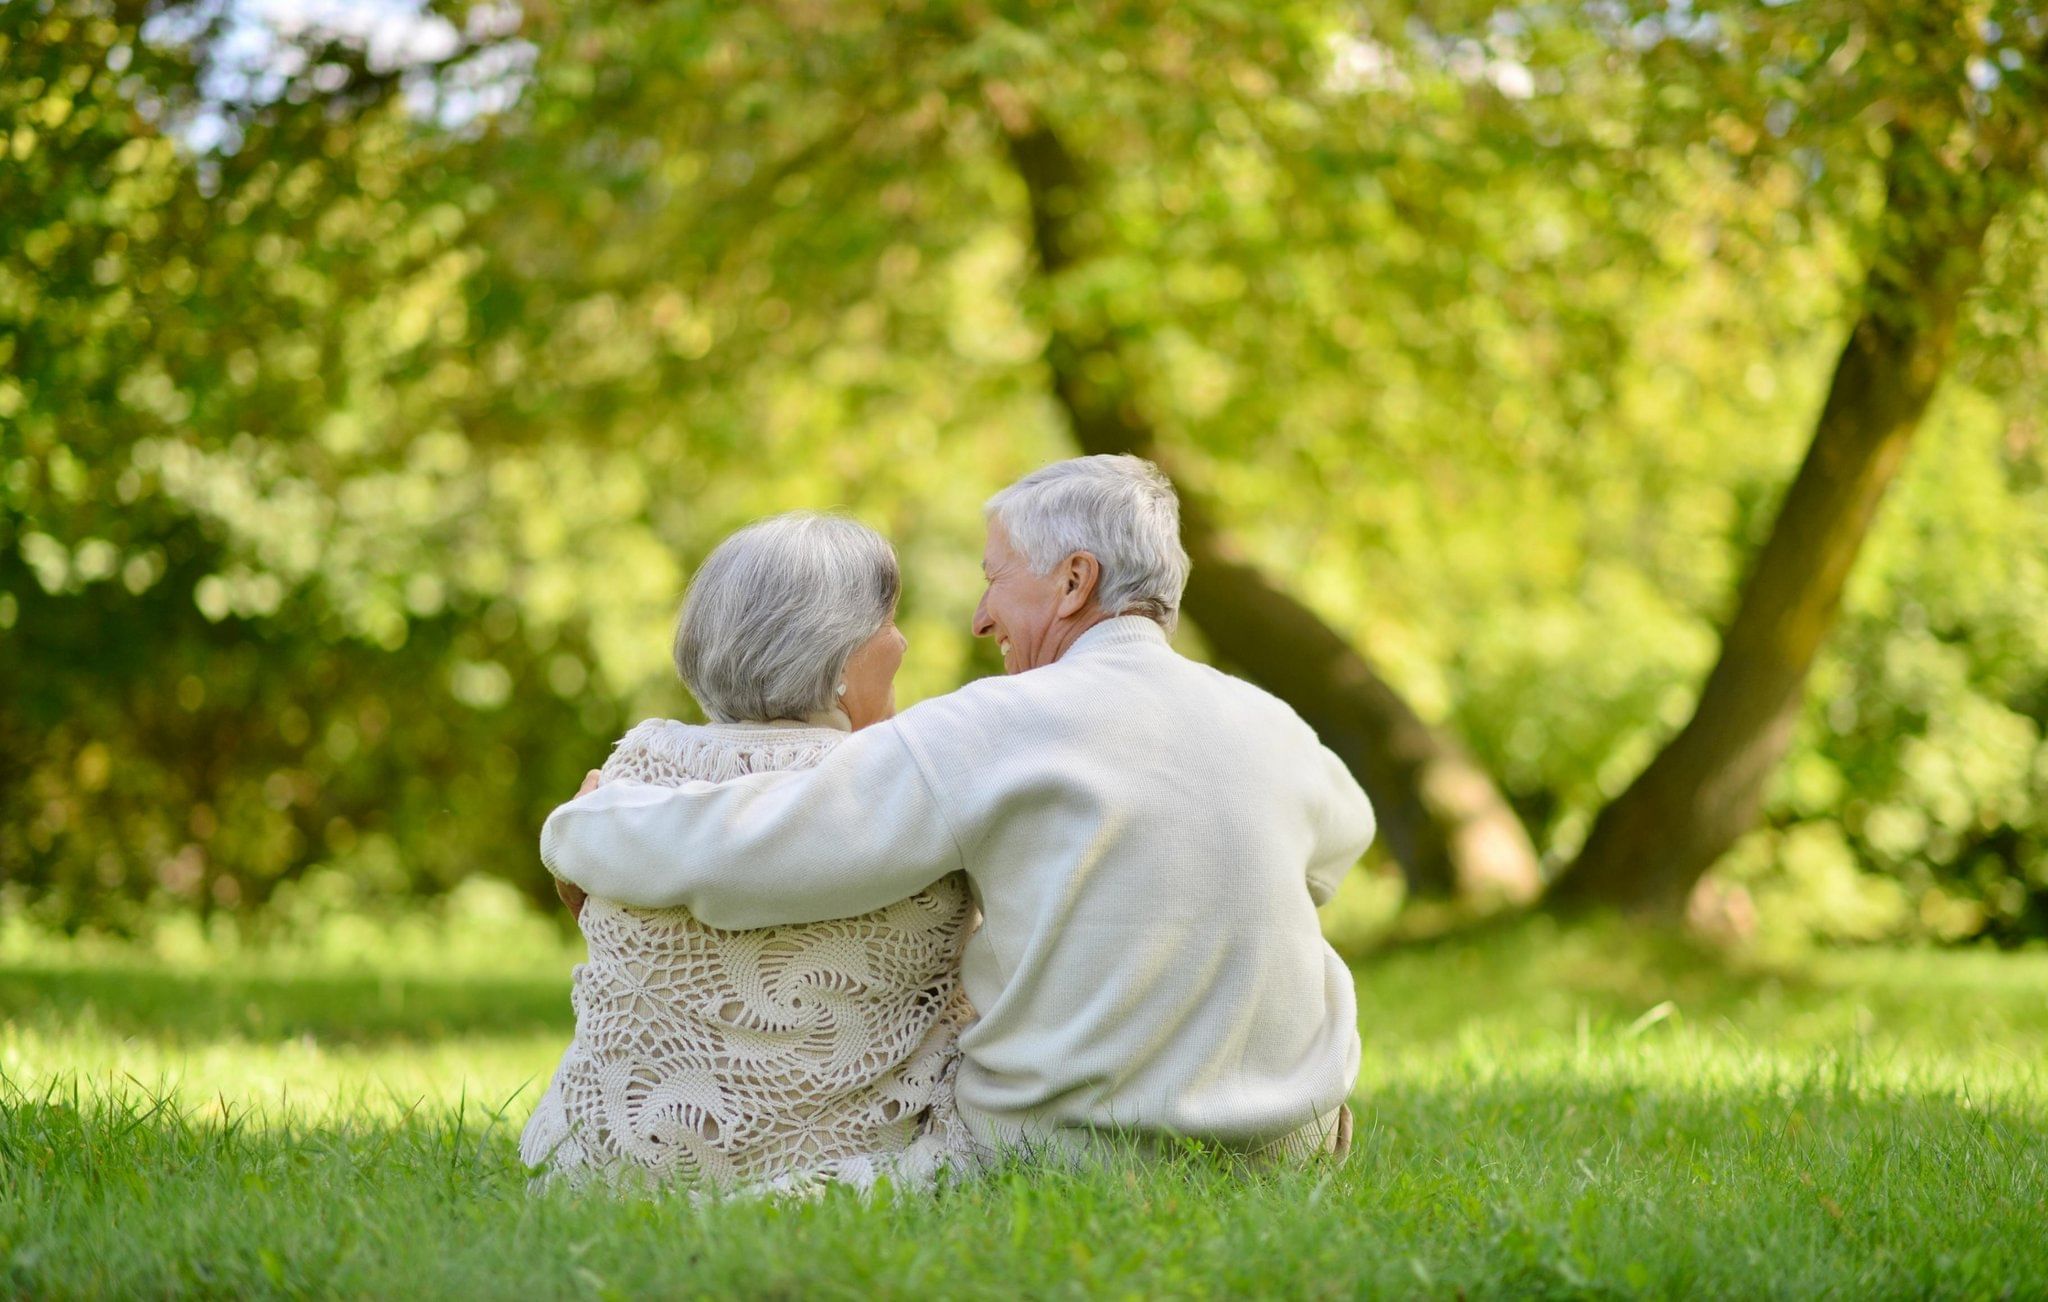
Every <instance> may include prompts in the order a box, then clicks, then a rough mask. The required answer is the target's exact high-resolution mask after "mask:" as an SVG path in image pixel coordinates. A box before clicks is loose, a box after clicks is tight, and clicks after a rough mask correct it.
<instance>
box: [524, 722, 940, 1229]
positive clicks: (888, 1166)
mask: <svg viewBox="0 0 2048 1302" xmlns="http://www.w3.org/2000/svg"><path fill="white" fill-rule="evenodd" d="M846 736H847V734H846V733H844V732H841V731H838V730H836V729H832V728H815V727H807V726H796V725H784V724H710V725H703V726H698V725H691V724H683V723H677V722H674V721H672V720H666V719H653V720H649V721H648V722H646V723H643V724H641V725H640V726H638V727H636V728H634V729H633V730H632V731H631V732H629V733H627V734H626V736H625V737H624V738H622V739H621V740H620V742H619V744H618V746H617V747H616V748H615V749H614V751H613V753H612V756H611V759H610V760H609V761H608V762H607V763H606V764H605V766H604V780H605V781H613V780H616V779H621V778H631V779H634V780H637V781H640V782H649V783H657V784H661V785H666V786H679V785H681V784H682V783H684V782H687V781H691V780H703V781H711V782H718V781H723V780H726V779H730V778H734V777H738V776H740V775H741V774H746V773H763V772H769V771H772V770H780V769H801V768H809V767H811V766H812V765H815V764H816V763H818V762H819V761H820V760H821V759H823V758H824V757H825V755H826V753H827V752H828V751H829V750H830V749H831V748H832V747H833V746H836V745H837V744H839V742H841V741H843V740H844V739H845V738H846ZM977 921H978V917H977V915H976V912H975V908H974V904H973V901H972V899H971V897H970V896H969V893H968V889H967V885H966V882H965V879H964V878H963V877H961V876H959V875H958V874H955V875H954V876H950V877H947V878H944V879H943V880H941V881H939V882H936V883H934V884H933V885H932V886H930V887H927V888H926V889H924V890H922V891H919V892H918V893H917V894H915V895H913V896H911V897H910V898H909V899H906V900H900V901H898V902H897V903H895V904H891V905H889V906H888V907H886V908H883V909H878V910H876V911H875V912H873V913H868V914H864V915H862V916H860V917H857V918H840V919H834V920H832V921H827V922H815V923H808V924H804V925H801V926H788V927H766V928H762V929H759V930H754V931H720V930H718V929H716V928H713V927H707V926H705V925H704V924H703V923H701V922H698V921H697V920H696V919H695V918H694V917H692V916H691V915H690V914H689V913H688V912H687V911H686V910H683V909H639V908H627V907H625V906H623V905H619V904H615V903H613V902H611V901H609V900H602V899H596V898H593V899H591V900H589V901H588V902H587V903H586V904H585V905H584V908H583V915H582V918H581V919H580V925H581V926H582V929H583V935H584V939H585V940H586V942H587V943H588V946H589V960H588V961H587V962H585V963H582V964H579V965H578V966H577V967H576V970H575V974H574V979H575V987H574V994H573V995H572V1003H573V1004H574V1007H575V1010H576V1036H575V1039H574V1041H573V1042H572V1043H571V1044H570V1045H569V1049H568V1052H567V1053H566V1054H564V1055H563V1058H562V1063H561V1066H560V1067H559V1068H558V1069H557V1070H556V1072H555V1076H554V1080H553V1083H552V1084H550V1085H549V1087H548V1090H547V1092H546V1094H544V1095H543V1096H542V1098H541V1101H540V1104H539V1107H538V1108H537V1109H536V1111H535V1112H534V1115H533V1118H532V1120H531V1121H529V1122H528V1123H527V1126H526V1131H525V1133H524V1134H523V1135H522V1136H521V1138H520V1145H519V1152H520V1157H521V1159H522V1160H524V1161H525V1162H526V1163H527V1164H528V1165H529V1166H532V1167H536V1168H540V1169H541V1170H542V1171H543V1176H542V1181H541V1182H542V1183H546V1182H547V1181H549V1180H553V1179H565V1180H567V1181H569V1182H571V1183H579V1184H580V1183H582V1182H583V1181H585V1180H587V1179H590V1178H592V1177H593V1176H594V1177H597V1178H601V1179H603V1180H606V1181H607V1182H610V1183H614V1184H629V1185H642V1186H645V1185H654V1184H670V1183H674V1184H680V1185H687V1186H691V1187H695V1188H702V1189H720V1190H737V1189H747V1188H769V1189H774V1188H792V1187H801V1186H806V1185H811V1184H815V1183H816V1182H820V1181H844V1182H847V1183H851V1184H855V1185H858V1186H861V1187H866V1186H868V1185H870V1184H871V1183H872V1182H873V1181H874V1179H875V1178H876V1176H878V1175H880V1174H882V1173H884V1172H887V1173H889V1174H891V1175H892V1176H894V1177H896V1178H897V1179H899V1180H908V1181H911V1182H917V1181H920V1180H922V1179H924V1178H928V1177H929V1176H930V1175H931V1174H932V1173H934V1172H935V1171H936V1170H937V1169H938V1167H939V1166H942V1165H944V1164H945V1162H946V1161H947V1159H948V1157H949V1156H950V1155H952V1154H954V1153H958V1152H965V1151H969V1149H970V1148H971V1141H970V1140H968V1138H967V1137H966V1135H965V1133H964V1131H963V1130H962V1129H961V1127H960V1125H959V1122H958V1119H957V1116H956V1115H955V1114H954V1112H953V1078H954V1075H955V1073H956V1072H957V1070H958V1066H959V1050H958V1047H957V1043H956V1042H957V1040H958V1038H959V1035H960V1032H961V1030H962V1029H963V1028H964V1027H965V1026H966V1025H967V1024H968V1023H969V1022H971V1021H972V1020H973V1018H974V1010H973V1008H972V1006H971V1005H970V1004H969V1003H968V1001H967V997H966V994H965V993H964V992H963V991H962V990H961V987H960V952H961V947H962V946H963V945H964V944H965V943H966V941H967V937H968V934H969V933H970V932H971V931H972V930H973V928H974V926H975V925H976V923H977Z"/></svg>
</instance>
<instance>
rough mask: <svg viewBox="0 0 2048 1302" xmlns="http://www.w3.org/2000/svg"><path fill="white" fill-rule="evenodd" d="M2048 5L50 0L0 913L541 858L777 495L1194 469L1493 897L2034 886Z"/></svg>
mask: <svg viewBox="0 0 2048 1302" xmlns="http://www.w3.org/2000/svg"><path fill="white" fill-rule="evenodd" d="M2044 38H2048V13H2044V11H2043V9H2042V8H2041V7H2040V6H2038V5H2035V4H2031V3H2027V4H2018V3H2005V2H2003V0H1993V2H1990V3H1972V4H1961V3H1945V2H1944V3H1911V2H1905V3H1882V4H1880V3H1869V4H1859V3H1852V2H1847V0H1844V2H1839V3H1811V4H1807V3H1802V4H1770V3H1742V2H1739V0H1730V2H1729V3H1719V2H1715V0H1691V2H1689V0H1661V2H1659V3H1636V2H1634V0H1589V2H1587V3H1577V4H1556V3H1512V2H1502V3H1488V4H1478V3H1473V4H1468V3H1461V2H1458V0H1454V2H1453V3H1448V4H1435V5H1427V6H1410V5H1406V4H1402V3H1399V2H1398V0H1366V2H1365V3H1358V4H1342V3H1272V4H1266V3H1235V2H1234V0H1216V2H1214V3H1204V4H1197V5H1182V4H1163V3H1115V4H1099V5H1087V6H1075V5H1068V4H1024V3H1003V2H1001V0H987V2H985V3H975V2H964V0H963V2H959V3H955V2H953V0H929V2H927V3H919V2H918V0H903V2H901V3H886V4H884V3H864V2H863V0H836V2H835V3H830V4H825V3H812V2H810V0H769V2H766V3H758V4H751V5H745V6H724V5H709V4H699V3H686V2H683V0H660V2H656V3H631V4H627V3H617V4H614V3H587V4H585V3H579V4H571V3H560V2H556V0H531V2H530V3H526V4H523V5H521V4H514V3H484V4H465V3H446V4H442V3H434V4H420V3H412V2H410V0H362V2H360V3H347V2H345V0H204V2H202V3H197V4H169V5H163V4H139V3H138V4H130V3H120V2H115V0H102V2H98V3H95V2H93V0H10V2H9V3H6V4H4V5H0V882H4V885H0V914H4V916H5V917H6V918H7V919H11V920H13V922H14V923H15V924H18V925H23V926H32V927H35V928H37V929H40V930H58V931H77V930H80V929H90V930H99V931H107V932H113V933H129V932H135V931H138V930H145V929H147V928H148V927H150V926H152V925H155V924H156V923H158V922H160V921H161V920H162V919H165V918H173V917H176V918H187V917H189V918H197V919H201V920H202V922H203V925H205V926H207V927H210V928H215V929H219V928H233V929H254V930H260V929H261V928H263V927H265V926H268V925H273V920H274V919H277V918H281V917H288V916H291V915H292V914H293V911H294V910H298V911H301V912H303V911H305V910H308V909H326V910H350V909H361V910H377V909H387V910H392V909H395V910H405V909H410V908H417V907H422V906H423V905H424V902H426V901H430V900H433V899H436V898H439V897H442V896H445V895H446V894H447V893H448V892H451V891H455V890H457V889H458V888H460V889H461V890H465V891H469V892H472V893H474V892H475V891H476V890H477V889H479V886H478V883H479V880H480V879H482V880H498V881H502V882H505V883H509V884H510V887H511V888H513V889H516V890H517V891H518V892H520V893H523V894H524V895H526V896H528V897H530V898H532V899H533V900H534V901H536V902H545V901H547V900H548V899H549V898H550V892H549V887H548V882H547V879H546V875H545V873H544V871H543V870H542V868H541V866H540V864H539V862H538V858H537V854H536V837H537V832H538V828H539V825H540V821H541V819H542V818H543V817H544V816H545V814H546V812H547V810H548V809H549V808H550V807H552V805H554V804H555V803H556V802H558V801H560V800H562V799H564V798H566V797H567V796H568V795H569V794H571V793H572V792H573V791H574V789H575V786H576V783H577V780H578V778H579V777H580V775H581V774H582V772H583V771H584V770H585V769H586V768H589V767H591V766H593V765H595V764H597V763H598V762H600V761H601V759H602V758H603V756H604V755H605V753H606V751H607V748H608V747H609V745H610V743H611V741H612V740H613V739H614V738H615V737H617V736H618V735H619V734H620V733H621V732H622V731H623V730H624V729H625V728H626V727H627V726H629V725H630V724H631V723H632V722H634V721H636V720H637V719H639V718H642V717H645V716H647V715H649V714H664V715H672V716H678V717H685V718H691V717H696V716H695V714H694V713H693V706H692V705H691V704H690V702H689V701H688V699H687V697H686V695H685V694H684V693H683V692H682V690H681V688H680V687H679V686H678V685H677V684H676V683H675V681H674V676H673V672H672V670H671V668H670V666H669V663H668V635H669V630H670V625H671V621H672V619H673V616H674V613H675V609H676V605H677V603H678V601H679V598H680V596H681V593H682V589H683V586H684V584H685V582H686V580H687V577H688V575H689V574H690V573H691V571H692V568H693V566H694V565H695V564H696V562H697V561H698V559H699V558H701V557H702V556H703V555H704V553H705V552H706V551H707V550H708V549H709V548H710V547H711V546H712V545H714V544H715V543H716V542H717V540H718V539H719V538H720V537H722V536H723V535H724V534H725V533H727V532H728V531H730V530H731V529H732V528H734V527H735V526H737V525H739V524H741V523H743V522H745V521H747V520H749V519H752V518H754V517H757V516H759V515H762V514H765V513H769V512H774V511H781V510H787V509H792V508H798V507H816V508H843V509H845V510H848V511H850V512H851V513H853V514H854V515H856V516H857V517H859V518H860V519H862V520H864V521H866V522H868V523H870V524H872V525H874V526H875V527H876V528H878V529H880V530H882V531H883V532H884V533H886V534H887V535H888V536H889V537H890V538H892V539H893V540H894V541H895V543H896V545H897V546H898V548H899V550H900V553H901V556H902V559H903V562H904V567H905V576H906V589H905V596H904V605H903V611H902V618H901V624H902V627H903V628H904V630H905V631H906V633H907V634H908V637H909V640H910V647H911V650H910V654H909V657H908V659H907V661H906V665H905V670H904V676H903V679H902V680H901V681H900V683H899V701H900V702H901V703H903V704H909V703H911V702H914V701H916V700H918V699H921V698H923V697H926V696H929V695H933V694H936V693H939V692H944V691H946V690H949V689H950V688H952V687H954V686H956V685H958V684H959V683H961V682H963V681H966V680H968V679H970V678H973V677H976V676H980V675H983V674H987V673H990V672H995V671H996V670H997V665H996V662H995V660H994V657H993V656H992V654H991V653H990V652H989V651H988V650H987V649H986V648H984V647H981V646H978V645H977V644H975V643H974V641H973V639H971V637H970V636H969V634H968V631H967V628H968V618H969V614H970V612H971V611H972V609H973V607H974V604H975V601H976V600H977V598H978V595H979V590H980V576H979V570H978V564H979V556H980V545H981V534H980V528H981V518H980V505H981V502H982V501H983V500H984V499H985V498H986V497H987V496H988V495H989V494H990V493H992V492H993V491H995V490H996V489H998V488H1000V487H1002V486H1003V485H1004V484H1005V483H1007V482H1008V481H1009V480H1011V479H1012V478H1014V477H1015V476H1017V475H1019V474H1021V473H1023V472H1025V471H1027V470H1029V469H1032V468H1034V467H1036V466H1038V465H1041V464H1043V463H1045V462H1047V461H1050V460H1053V459H1056V458H1060V457H1066V456H1072V455H1077V454H1079V453H1082V452H1100V451H1130V452H1137V453H1140V454H1143V455H1147V456H1152V457H1154V458H1156V459H1158V460H1159V461H1160V462H1161V463H1162V464H1163V465H1165V466H1166V467H1167V468H1168V469H1169V470H1170V471H1171V473H1173V475H1174V476H1175V478H1176V479H1177V481H1178V482H1179V484H1180V486H1181V488H1182V491H1183V493H1184V495H1185V496H1186V498H1187V501H1188V503H1189V543H1190V548H1191V550H1192V551H1193V552H1194V553H1195V556H1196V561H1197V578H1196V583H1195V586H1194V588H1193V589H1191V591H1190V594H1189V606H1188V619H1187V621H1186V623H1185V625H1184V627H1183V631H1182V633H1181V635H1180V638H1179V640H1180V642H1181V644H1182V647H1183V649H1184V650H1186V651H1187V652H1188V653H1190V654H1194V655H1198V656H1204V657H1208V658H1212V659H1214V660H1216V661H1217V662H1219V663H1221V664H1224V665H1225V666H1226V667H1229V668H1232V669H1234V670H1236V671H1238V672H1241V673H1244V674H1246V675H1247V676H1249V677H1252V678H1254V679H1255V680H1257V681H1259V682H1261V683H1263V684H1265V685H1266V686H1268V687H1269V688H1271V689H1273V690H1275V691H1277V692H1279V693H1281V694H1282V695H1283V696H1285V697H1286V698H1287V699H1288V700H1290V701H1291V702H1293V703H1294V704H1295V705H1296V707H1297V708H1298V709H1300V710H1301V711H1302V713H1303V714H1304V715H1305V716H1307V717H1309V718H1310V720H1311V722H1314V723H1315V724H1316V725H1317V726H1318V728H1319V730H1321V731H1322V732H1323V734H1324V735H1325V737H1326V738H1328V739H1330V740H1331V742H1332V744H1333V746H1335V747H1336V748H1337V749H1339V751H1340V752H1341V753H1342V754H1343V755H1344V757H1345V758H1346V760H1347V762H1349V763H1351V765H1352V767H1353V768H1354V770H1355V771H1356V772H1358V774H1359V775H1360V777H1361V779H1362V780H1363V781H1365V783H1366V785H1367V786H1368V789H1369V790H1371V791H1372V794H1373V796H1374V798H1375V802H1376V804H1378V805H1379V807H1380V809H1381V812H1382V821H1383V825H1384V828H1385V833H1386V834H1385V835H1384V836H1383V838H1382V843H1381V845H1380V846H1379V847H1378V848H1376V850H1375V853H1374V858H1373V859H1372V860H1371V861H1370V863H1369V866H1368V871H1366V872H1364V873H1361V874H1359V875H1357V876H1356V877H1355V879H1354V882H1353V884H1352V885H1351V886H1350V887H1349V888H1347V893H1346V896H1345V897H1344V899H1342V900H1340V901H1339V903H1338V905H1336V906H1334V909H1333V912H1332V917H1331V923H1330V925H1331V926H1332V928H1333V930H1336V931H1342V930H1343V929H1344V928H1347V927H1348V928H1351V929H1352V934H1354V935H1358V936H1365V935H1369V934H1377V932H1376V931H1375V929H1384V928H1385V927H1387V926H1392V925H1396V924H1395V922H1394V919H1395V918H1396V914H1397V911H1398V910H1400V909H1402V908H1403V907H1404V906H1405V907H1406V909H1407V916H1410V917H1413V916H1416V915H1417V913H1418V911H1423V912H1427V911H1429V910H1436V911H1438V912H1439V913H1446V911H1448V913H1452V914H1456V913H1459V912H1460V911H1469V912H1479V911H1483V910H1484V909H1486V908H1489V907H1498V906H1500V905H1502V904H1512V905H1517V906H1530V907H1549V908H1555V909H1560V910H1574V909H1586V908H1601V907H1610V906H1612V907H1620V908H1624V909H1629V910H1633V911H1636V912H1638V913H1642V914H1646V915H1653V916H1663V917H1666V918H1676V917H1680V916H1684V915H1687V914H1688V912H1689V915H1690V918H1691V920H1692V922H1693V924H1694V925H1695V926H1697V927H1701V928H1704V929H1706V930H1708V931H1712V932H1719V933H1721V934H1727V935H1735V936H1751V935H1762V936H1768V937H1778V938H1783V939H1786V940H1788V941H1798V942H1805V941H1814V940H1818V941H1824V942H1874V941H1886V940H1898V939H1915V940H1932V941H1938V942H1944V943H1961V942H1975V941H1980V940H1989V941H1995V942H1998V943H2001V944H2017V943H2021V942H2024V941H2026V940H2028V939H2030V938H2039V937H2044V936H2048V745H2044V740H2043V727H2044V723H2048V442H2044V433H2048V432H2044V425H2043V420H2044V415H2043V413H2044V411H2048V406H2044V401H2043V400H2044V397H2048V353H2044V348H2048V333H2044V328H2043V310H2044V307H2048V285H2044V282H2043V275H2042V269H2043V265H2044V258H2043V254H2044V249H2048V199H2044V196H2043V193H2042V190H2041V187H2040V180H2041V176H2042V163H2043V160H2042V152H2043V141H2042V136H2041V124H2042V122H2043V121H2044V119H2048V113H2044V111H2043V106H2044V100H2048V91H2044V87H2043V84H2042V78H2041V75H2040V66H2041V60H2040V56H2041V53H2042V50H2043V45H2044Z"/></svg>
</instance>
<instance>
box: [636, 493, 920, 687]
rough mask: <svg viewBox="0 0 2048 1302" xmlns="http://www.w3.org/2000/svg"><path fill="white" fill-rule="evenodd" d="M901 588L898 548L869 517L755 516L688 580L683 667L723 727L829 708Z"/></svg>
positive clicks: (679, 663)
mask: <svg viewBox="0 0 2048 1302" xmlns="http://www.w3.org/2000/svg"><path fill="white" fill-rule="evenodd" d="M902 589H903V581H902V577H901V575H900V573H899V572H898V570H897V567H896V552H895V550H894V549H893V548H891V547H890V546H889V540H888V539H886V538H884V537H882V535H880V534H878V533H876V532H875V531H874V530H872V529H870V528H868V527H867V526H866V525H863V524H859V523H856V522H855V521H852V520H849V519H847V518H846V517H845V516H839V515H821V514H818V513H817V512H814V511H792V512H790V513H789V514H788V515H775V516H770V517H768V518H767V519H765V520H759V521H756V522H755V523H753V524H750V525H748V526H747V527H746V528H744V529H741V530H739V531H738V532H737V533H734V534H733V535H732V536H731V537H729V538H727V539H726V540H725V541H724V542H722V543H720V544H718V546H717V547H715V548H713V549H712V552H711V554H710V555H709V556H707V557H705V558H704V564H703V565H701V566H699V567H698V570H697V575H696V577H695V578H694V579H692V580H691V581H690V590H689V592H688V594H686V595H685V596H684V598H683V610H682V614H681V616H680V617H679V618H678V619H677V620H676V672H677V673H678V674H680V675H681V676H682V679H683V683H684V685H685V686H687V687H688V688H689V689H690V692H691V694H693V695H694V696H695V697H696V698H697V703H698V704H699V705H701V706H703V707H704V713H705V714H706V715H708V716H709V717H710V718H711V719H713V720H715V721H716V722H719V723H735V722H766V721H767V720H770V719H801V718H805V717H807V716H809V715H814V714H819V713H822V712H824V711H826V710H829V709H831V708H832V707H833V705H834V704H835V698H836V697H837V695H838V688H839V681H840V675H841V674H843V673H844V672H845V671H846V662H847V659H848V658H849V657H851V656H852V655H853V653H854V652H855V651H857V650H859V649H860V647H861V644H862V643H864V642H866V641H867V640H868V639H869V638H871V637H873V636H874V635H875V634H876V633H877V632H879V631H880V630H881V628H882V626H883V625H884V624H886V623H888V622H889V619H890V617H891V616H892V615H893V614H894V613H895V610H896V598H897V596H898V595H899V594H900V593H901V592H902Z"/></svg>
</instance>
